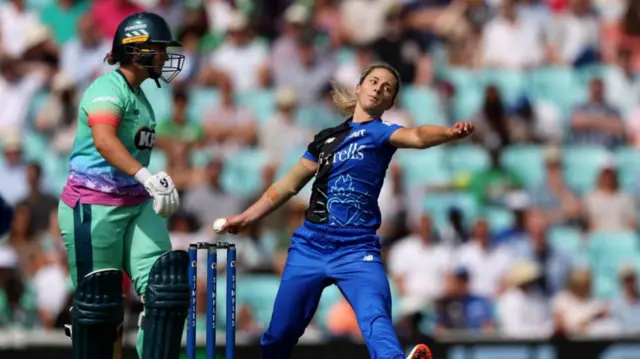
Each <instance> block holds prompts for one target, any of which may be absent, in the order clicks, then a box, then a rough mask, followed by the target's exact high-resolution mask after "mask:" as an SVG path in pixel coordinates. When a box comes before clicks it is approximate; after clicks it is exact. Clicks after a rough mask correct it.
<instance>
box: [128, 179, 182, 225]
mask: <svg viewBox="0 0 640 359" xmlns="http://www.w3.org/2000/svg"><path fill="white" fill-rule="evenodd" d="M135 177H136V179H137V180H138V182H140V183H142V185H144V187H145V188H146V189H147V192H149V194H150V195H151V196H152V197H153V210H154V211H155V212H156V213H157V214H158V215H159V216H161V217H165V218H167V217H171V215H173V214H174V213H176V212H177V211H178V209H179V208H180V196H179V195H178V190H177V189H176V186H175V185H174V184H173V180H172V179H171V177H169V175H168V174H167V173H166V172H164V171H160V172H158V173H156V174H151V172H149V170H147V169H146V168H144V167H143V168H141V169H140V170H139V171H138V172H137V173H136V176H135Z"/></svg>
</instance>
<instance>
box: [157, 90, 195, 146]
mask: <svg viewBox="0 0 640 359" xmlns="http://www.w3.org/2000/svg"><path fill="white" fill-rule="evenodd" d="M188 107H189V95H188V93H187V92H186V91H185V90H184V89H182V88H175V89H174V91H173V115H172V116H171V118H169V119H165V120H163V121H161V122H160V123H159V124H158V127H157V128H156V134H157V140H158V142H157V144H158V147H160V148H164V149H167V148H169V147H171V145H172V144H173V143H175V142H182V143H184V144H187V145H189V146H194V147H198V146H200V145H202V144H204V140H205V138H204V135H205V133H204V128H203V126H202V124H201V123H200V122H198V121H195V120H194V119H192V118H189V111H188Z"/></svg>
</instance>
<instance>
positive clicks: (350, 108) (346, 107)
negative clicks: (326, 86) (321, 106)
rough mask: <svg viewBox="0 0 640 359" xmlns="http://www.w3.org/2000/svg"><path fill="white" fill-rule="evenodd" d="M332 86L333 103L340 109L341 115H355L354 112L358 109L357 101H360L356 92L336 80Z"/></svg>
mask: <svg viewBox="0 0 640 359" xmlns="http://www.w3.org/2000/svg"><path fill="white" fill-rule="evenodd" d="M331 87H332V88H333V91H332V93H331V94H332V97H333V104H334V105H335V106H336V108H337V109H338V112H339V113H340V116H344V117H350V116H353V113H354V111H355V110H356V103H357V102H358V99H357V97H356V94H355V92H353V90H351V89H349V88H348V87H346V86H344V85H341V84H338V83H336V82H334V83H332V84H331Z"/></svg>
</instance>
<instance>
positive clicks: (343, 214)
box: [304, 119, 402, 232]
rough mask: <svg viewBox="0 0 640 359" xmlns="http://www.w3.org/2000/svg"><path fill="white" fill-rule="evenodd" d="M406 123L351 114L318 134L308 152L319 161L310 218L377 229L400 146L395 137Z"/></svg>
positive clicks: (348, 225) (339, 225) (353, 226)
mask: <svg viewBox="0 0 640 359" xmlns="http://www.w3.org/2000/svg"><path fill="white" fill-rule="evenodd" d="M400 128H402V126H399V125H396V124H391V123H388V122H385V121H382V120H381V119H377V120H373V121H369V122H364V123H354V122H352V121H351V119H349V120H347V121H345V122H343V123H342V124H340V125H338V126H335V127H332V128H328V129H325V130H323V131H321V132H320V133H318V134H317V135H316V136H315V137H314V139H313V141H312V142H311V143H310V144H309V147H308V148H307V151H306V152H305V154H304V158H306V159H308V160H311V161H314V162H317V163H318V170H317V172H316V178H315V182H314V183H313V187H312V192H311V200H310V203H309V208H308V209H307V213H306V221H308V222H311V223H313V224H316V225H326V226H334V227H351V228H361V229H363V230H371V231H374V232H375V231H376V230H377V229H378V228H379V227H380V221H381V216H380V208H379V207H378V196H379V194H380V190H381V188H382V183H383V182H384V177H385V175H386V172H387V168H388V167H389V162H391V158H392V157H393V154H394V153H395V151H396V148H395V147H394V146H392V145H391V144H390V143H389V138H390V137H391V134H392V133H393V132H395V131H396V130H398V129H400Z"/></svg>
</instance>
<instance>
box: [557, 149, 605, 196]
mask: <svg viewBox="0 0 640 359" xmlns="http://www.w3.org/2000/svg"><path fill="white" fill-rule="evenodd" d="M610 159H612V154H611V152H609V151H608V150H607V149H605V148H602V147H592V146H565V147H564V149H563V161H564V169H565V171H564V174H565V179H566V181H567V183H568V184H569V185H570V186H571V187H572V188H574V189H575V190H576V191H578V192H579V193H585V192H587V191H589V190H591V189H593V188H594V186H595V183H596V180H597V176H598V174H599V172H600V169H601V168H602V166H603V165H604V164H605V163H606V162H607V161H608V160H610Z"/></svg>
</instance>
